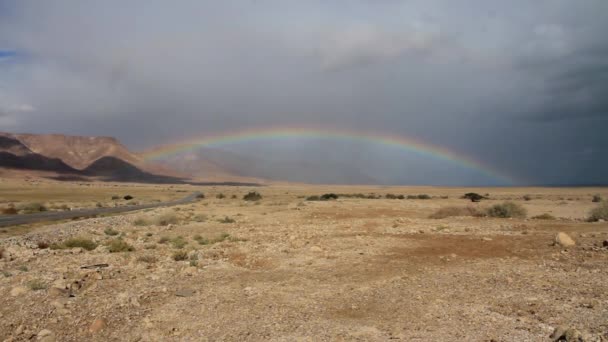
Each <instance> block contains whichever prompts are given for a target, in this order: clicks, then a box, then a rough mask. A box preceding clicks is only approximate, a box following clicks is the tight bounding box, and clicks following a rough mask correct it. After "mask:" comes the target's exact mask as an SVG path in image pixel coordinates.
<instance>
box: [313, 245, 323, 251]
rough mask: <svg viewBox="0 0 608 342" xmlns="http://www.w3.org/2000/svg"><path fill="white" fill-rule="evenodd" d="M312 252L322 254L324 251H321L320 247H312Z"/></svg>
mask: <svg viewBox="0 0 608 342" xmlns="http://www.w3.org/2000/svg"><path fill="white" fill-rule="evenodd" d="M310 251H311V252H322V251H323V249H321V247H319V246H312V247H310Z"/></svg>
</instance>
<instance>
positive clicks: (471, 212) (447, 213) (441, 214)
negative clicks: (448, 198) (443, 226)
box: [429, 206, 484, 219]
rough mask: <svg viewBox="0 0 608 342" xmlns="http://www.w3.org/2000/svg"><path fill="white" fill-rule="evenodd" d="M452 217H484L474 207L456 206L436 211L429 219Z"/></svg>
mask: <svg viewBox="0 0 608 342" xmlns="http://www.w3.org/2000/svg"><path fill="white" fill-rule="evenodd" d="M453 216H475V217H481V216H484V215H483V213H482V212H480V211H479V210H477V208H474V207H470V206H467V207H457V206H452V207H443V208H440V209H439V210H437V211H436V212H434V213H433V214H431V216H429V218H432V219H443V218H446V217H453Z"/></svg>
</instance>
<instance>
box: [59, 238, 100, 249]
mask: <svg viewBox="0 0 608 342" xmlns="http://www.w3.org/2000/svg"><path fill="white" fill-rule="evenodd" d="M50 247H51V249H66V248H78V247H80V248H83V249H86V250H87V251H92V250H94V249H95V248H97V243H95V242H94V241H93V240H90V239H85V238H72V239H68V240H65V241H63V242H62V243H54V244H52V245H51V246H50Z"/></svg>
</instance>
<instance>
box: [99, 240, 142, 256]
mask: <svg viewBox="0 0 608 342" xmlns="http://www.w3.org/2000/svg"><path fill="white" fill-rule="evenodd" d="M106 246H108V251H109V252H110V253H120V252H133V251H134V250H135V247H133V246H131V245H130V244H128V243H127V242H126V241H125V240H123V239H120V238H119V239H114V240H110V241H109V242H107V243H106Z"/></svg>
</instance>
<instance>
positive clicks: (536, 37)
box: [0, 0, 608, 184]
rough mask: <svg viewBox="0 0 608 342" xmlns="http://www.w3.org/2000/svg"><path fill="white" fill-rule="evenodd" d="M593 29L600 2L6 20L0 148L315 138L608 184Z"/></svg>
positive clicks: (44, 12) (353, 4)
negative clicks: (22, 134) (283, 131)
mask: <svg viewBox="0 0 608 342" xmlns="http://www.w3.org/2000/svg"><path fill="white" fill-rule="evenodd" d="M605 13H608V2H606V1H605V0H585V1H576V2H573V1H567V0H539V1H534V2H530V1H527V0H526V1H524V0H513V1H509V2H500V1H485V0H484V1H482V0H468V1H463V2H458V3H455V2H453V1H447V0H444V1H422V0H412V1H368V0H358V1H349V2H323V1H306V2H302V1H294V0H285V1H273V0H264V1H237V0H227V1H221V2H218V1H213V2H212V1H181V2H179V3H178V4H168V3H166V2H163V1H129V2H122V1H104V2H94V1H78V2H73V1H54V2H52V3H51V2H39V1H19V2H13V3H8V2H0V113H2V114H3V115H0V130H12V131H31V132H50V131H52V132H61V133H69V134H99V135H115V136H117V137H118V138H120V139H121V140H123V141H125V142H126V143H128V144H129V145H130V146H132V147H136V148H143V147H146V146H150V145H156V144H159V143H161V142H165V141H173V140H177V139H179V137H184V136H192V135H203V134H205V133H209V132H214V131H223V130H232V129H239V128H244V127H250V126H266V125H283V124H285V125H292V124H293V125H297V124H317V125H323V126H337V127H342V128H353V129H369V130H374V131H381V132H387V133H391V134H401V135H406V136H412V137H417V138H420V139H423V140H427V141H429V142H432V143H435V144H438V145H443V146H447V147H449V148H451V149H454V150H458V151H460V152H461V153H462V154H465V155H470V156H472V157H474V158H477V159H480V160H482V161H485V162H486V163H488V164H491V165H493V166H494V167H496V168H499V169H502V170H503V171H504V173H507V174H512V175H514V176H516V177H518V178H520V179H525V180H526V181H531V182H547V183H561V182H564V183H567V182H608V179H606V176H605V175H606V174H608V172H604V171H608V170H607V168H608V165H607V163H606V162H605V161H603V158H597V156H600V155H601V153H602V151H605V149H606V147H607V145H608V141H607V139H606V138H604V136H605V134H604V133H605V132H604V131H605V130H606V127H605V126H606V115H607V114H606V113H607V107H608V100H607V96H606V95H605V94H607V93H608V63H607V62H606V60H608V59H607V58H606V57H608V44H606V43H605V32H608V21H606V20H605ZM2 51H4V52H5V54H6V53H8V54H9V55H10V56H5V58H4V59H3V58H2ZM315 146H317V145H316V144H314V143H313V144H311V145H310V147H306V146H303V147H302V148H300V149H298V154H297V156H298V157H301V158H302V159H314V158H315V156H316V155H318V147H315ZM315 148H317V150H316V151H315ZM345 148H347V147H345ZM555 151H562V152H563V153H556V152H555ZM361 153H364V152H361V151H360V149H359V148H354V147H353V150H352V151H344V153H342V152H341V153H338V156H337V157H335V158H339V157H340V156H342V158H343V159H344V160H337V161H336V162H339V163H340V164H341V165H353V167H356V168H358V169H364V168H366V164H370V163H381V164H382V163H384V164H386V165H387V167H386V169H387V170H389V169H390V171H386V174H385V175H378V177H375V178H377V179H383V182H386V183H389V182H406V181H407V182H415V183H416V182H418V183H422V182H431V183H432V182H435V179H433V177H430V176H429V177H428V179H427V178H425V177H424V175H425V174H427V175H430V174H433V172H431V171H432V170H429V171H428V172H426V171H427V170H426V169H425V170H421V169H420V170H419V169H415V165H412V164H409V165H406V164H407V163H405V162H403V160H410V159H409V157H408V156H403V155H400V154H399V153H396V152H395V154H394V155H393V156H384V157H383V159H382V160H369V158H368V157H367V156H363V155H361ZM288 154H289V153H288ZM332 158H334V157H332ZM330 159H331V158H330ZM600 159H602V160H600ZM391 160H392V161H391ZM396 160H399V161H400V162H394V161H396ZM540 160H542V163H541V162H539V161H540ZM414 162H415V163H416V164H420V165H421V164H424V163H422V162H421V161H420V160H413V159H411V163H414ZM384 164H382V165H384ZM572 165H575V166H572ZM429 167H431V166H429ZM432 167H439V168H442V167H444V168H445V167H446V166H441V165H439V166H432ZM451 167H452V166H448V168H451ZM407 169H410V171H409V172H408V171H407ZM450 170H451V169H449V170H448V171H447V172H445V173H446V174H447V175H444V177H447V178H449V177H450V176H449V175H450V174H454V175H456V174H458V172H460V171H461V170H460V171H458V170H456V169H454V170H453V171H454V172H450ZM381 171H382V170H375V169H374V172H375V173H378V172H381ZM456 171H458V172H456ZM405 173H407V174H408V175H407V176H404V174H405ZM400 174H401V175H400ZM414 174H416V175H420V176H419V177H418V176H416V178H415V179H413V178H411V177H412V175H414ZM442 175H443V174H442ZM465 178H466V177H465ZM462 179H463V178H461V176H453V179H448V180H447V181H446V182H447V183H450V184H458V182H459V181H462ZM466 182H469V180H468V179H467V180H466Z"/></svg>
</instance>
